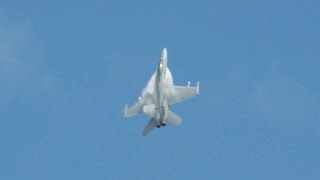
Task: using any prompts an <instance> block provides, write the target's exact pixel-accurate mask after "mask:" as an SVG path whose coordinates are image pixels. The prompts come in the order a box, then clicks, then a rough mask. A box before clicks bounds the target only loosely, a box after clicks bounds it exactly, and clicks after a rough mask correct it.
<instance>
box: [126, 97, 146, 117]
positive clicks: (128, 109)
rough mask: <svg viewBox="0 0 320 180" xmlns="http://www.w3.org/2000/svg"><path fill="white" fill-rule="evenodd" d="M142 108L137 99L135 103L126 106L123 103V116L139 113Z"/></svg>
mask: <svg viewBox="0 0 320 180" xmlns="http://www.w3.org/2000/svg"><path fill="white" fill-rule="evenodd" d="M142 110H143V104H142V103H141V102H140V101H139V102H137V103H135V104H134V105H132V106H130V107H128V105H125V108H124V111H123V112H124V117H131V116H134V115H136V114H138V113H141V112H142Z"/></svg>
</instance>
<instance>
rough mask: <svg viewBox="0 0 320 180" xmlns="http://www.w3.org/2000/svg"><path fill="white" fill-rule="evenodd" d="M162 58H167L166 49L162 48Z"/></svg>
mask: <svg viewBox="0 0 320 180" xmlns="http://www.w3.org/2000/svg"><path fill="white" fill-rule="evenodd" d="M162 56H167V48H164V49H163V50H162Z"/></svg>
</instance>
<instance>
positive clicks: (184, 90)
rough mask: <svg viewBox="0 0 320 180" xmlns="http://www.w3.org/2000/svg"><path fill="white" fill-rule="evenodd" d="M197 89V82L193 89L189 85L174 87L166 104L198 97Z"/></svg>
mask: <svg viewBox="0 0 320 180" xmlns="http://www.w3.org/2000/svg"><path fill="white" fill-rule="evenodd" d="M199 87H200V86H199V82H198V83H197V86H195V87H191V86H190V84H189V83H188V86H174V94H173V95H172V96H171V97H170V98H168V104H169V105H171V104H175V103H177V102H180V101H184V100H186V99H189V98H192V97H194V96H196V95H198V94H199Z"/></svg>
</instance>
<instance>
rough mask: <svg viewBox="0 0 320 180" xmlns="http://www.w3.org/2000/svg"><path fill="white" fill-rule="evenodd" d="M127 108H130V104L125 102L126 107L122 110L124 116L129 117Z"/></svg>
mask: <svg viewBox="0 0 320 180" xmlns="http://www.w3.org/2000/svg"><path fill="white" fill-rule="evenodd" d="M127 109H128V104H125V105H124V109H123V110H122V113H123V117H128V116H127Z"/></svg>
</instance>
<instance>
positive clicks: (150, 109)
mask: <svg viewBox="0 0 320 180" xmlns="http://www.w3.org/2000/svg"><path fill="white" fill-rule="evenodd" d="M155 110H156V106H155V105H154V104H149V105H145V106H143V112H144V113H146V114H148V115H149V116H150V117H154V114H155Z"/></svg>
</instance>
